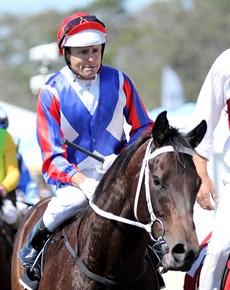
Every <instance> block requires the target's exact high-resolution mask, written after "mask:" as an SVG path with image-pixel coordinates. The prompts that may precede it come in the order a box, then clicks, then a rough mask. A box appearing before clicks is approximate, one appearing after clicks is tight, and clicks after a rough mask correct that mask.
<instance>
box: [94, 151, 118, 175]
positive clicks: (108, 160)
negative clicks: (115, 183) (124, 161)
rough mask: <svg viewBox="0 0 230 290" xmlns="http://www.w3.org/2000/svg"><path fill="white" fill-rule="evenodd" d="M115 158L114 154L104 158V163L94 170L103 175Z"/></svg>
mask: <svg viewBox="0 0 230 290" xmlns="http://www.w3.org/2000/svg"><path fill="white" fill-rule="evenodd" d="M116 158H117V155H116V154H111V155H108V156H105V157H104V159H105V161H104V162H103V163H102V164H101V165H98V166H97V167H96V170H97V172H98V173H100V174H105V172H106V171H107V170H108V169H109V168H110V166H111V165H112V164H113V162H114V161H115V159H116Z"/></svg>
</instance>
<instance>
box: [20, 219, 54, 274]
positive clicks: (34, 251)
mask: <svg viewBox="0 0 230 290" xmlns="http://www.w3.org/2000/svg"><path fill="white" fill-rule="evenodd" d="M51 234H52V232H50V231H49V230H48V229H47V228H46V226H45V224H44V222H43V219H42V218H41V219H40V220H39V221H38V222H37V224H36V225H35V226H34V228H33V229H32V231H31V233H30V234H29V238H28V241H27V243H26V244H25V245H24V247H23V248H22V249H21V250H20V251H19V259H20V261H21V264H22V266H23V267H24V268H25V269H26V270H29V271H31V268H32V266H33V264H34V262H35V259H36V258H37V256H38V253H39V252H40V251H41V250H42V248H43V246H44V244H45V243H46V241H47V239H48V238H49V237H50V235H51ZM32 271H33V273H34V275H35V276H36V277H38V278H40V265H38V264H35V265H34V267H33V270H32Z"/></svg>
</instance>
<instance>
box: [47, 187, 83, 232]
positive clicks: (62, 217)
mask: <svg viewBox="0 0 230 290" xmlns="http://www.w3.org/2000/svg"><path fill="white" fill-rule="evenodd" d="M85 200H86V197H85V195H84V194H83V192H82V191H81V189H80V188H78V187H75V186H71V185H65V186H64V187H61V188H58V189H57V191H56V193H55V195H54V196H53V197H52V198H51V200H50V202H49V203H48V206H47V209H46V210H45V212H44V215H43V222H44V224H45V226H46V227H47V229H48V230H49V231H51V232H54V231H55V230H56V229H57V228H58V227H59V226H60V225H61V224H62V223H63V222H64V221H66V220H67V219H69V218H71V217H72V216H74V214H75V213H76V212H77V211H78V207H79V206H80V205H81V204H82V203H83V202H84V201H85Z"/></svg>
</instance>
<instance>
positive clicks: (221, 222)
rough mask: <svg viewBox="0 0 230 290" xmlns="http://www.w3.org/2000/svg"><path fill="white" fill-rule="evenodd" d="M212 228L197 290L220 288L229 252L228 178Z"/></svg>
mask: <svg viewBox="0 0 230 290" xmlns="http://www.w3.org/2000/svg"><path fill="white" fill-rule="evenodd" d="M224 184H225V186H224V192H223V193H222V195H221V198H220V201H219V204H218V207H217V210H216V213H215V216H214V221H213V228H212V238H211V240H210V242H209V244H208V248H207V254H206V256H205V260H204V265H203V267H202V270H201V275H200V287H199V290H220V285H221V280H222V277H223V272H224V268H225V265H226V262H227V259H228V256H229V253H230V180H229V179H228V180H224Z"/></svg>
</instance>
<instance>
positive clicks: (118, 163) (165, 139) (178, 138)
mask: <svg viewBox="0 0 230 290" xmlns="http://www.w3.org/2000/svg"><path fill="white" fill-rule="evenodd" d="M150 138H152V131H151V130H148V131H146V132H145V133H144V134H143V136H142V137H140V138H139V139H137V140H136V141H135V142H133V143H132V144H131V145H130V146H129V147H127V148H125V149H124V150H123V151H122V152H121V153H120V154H119V155H118V157H117V158H116V160H115V161H114V163H113V164H112V166H111V167H110V168H109V169H108V170H107V172H106V173H105V174H104V176H103V177H102V179H101V181H100V183H99V184H98V187H97V189H96V191H95V193H94V197H93V203H94V204H97V202H98V201H99V199H100V196H101V193H102V192H103V188H104V186H105V185H106V184H113V182H114V179H116V178H118V177H119V175H120V174H122V173H123V172H124V169H125V168H126V167H127V165H128V163H129V161H130V160H131V158H132V156H133V155H134V154H135V152H136V151H137V149H138V148H139V147H140V146H141V145H142V144H144V143H145V142H146V141H147V140H149V139H150ZM158 139H161V142H160V144H158V143H157V141H156V142H155V141H154V140H153V143H154V149H157V148H160V147H163V146H167V145H168V146H173V148H174V150H175V152H174V154H175V158H176V159H177V160H178V161H179V162H180V163H182V161H181V158H180V157H179V154H178V151H179V149H180V148H181V147H188V148H191V145H190V144H189V142H188V140H187V139H186V138H185V135H183V134H182V133H181V132H179V129H177V128H174V127H172V126H169V127H168V128H167V130H166V131H165V132H164V134H162V136H158ZM114 173H115V174H114ZM90 209H91V207H90V205H89V203H88V201H87V200H86V201H85V202H83V203H82V205H81V207H80V208H79V210H78V212H77V213H76V215H75V219H79V218H81V217H82V216H83V215H84V214H85V213H86V212H88V211H89V210H90Z"/></svg>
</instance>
